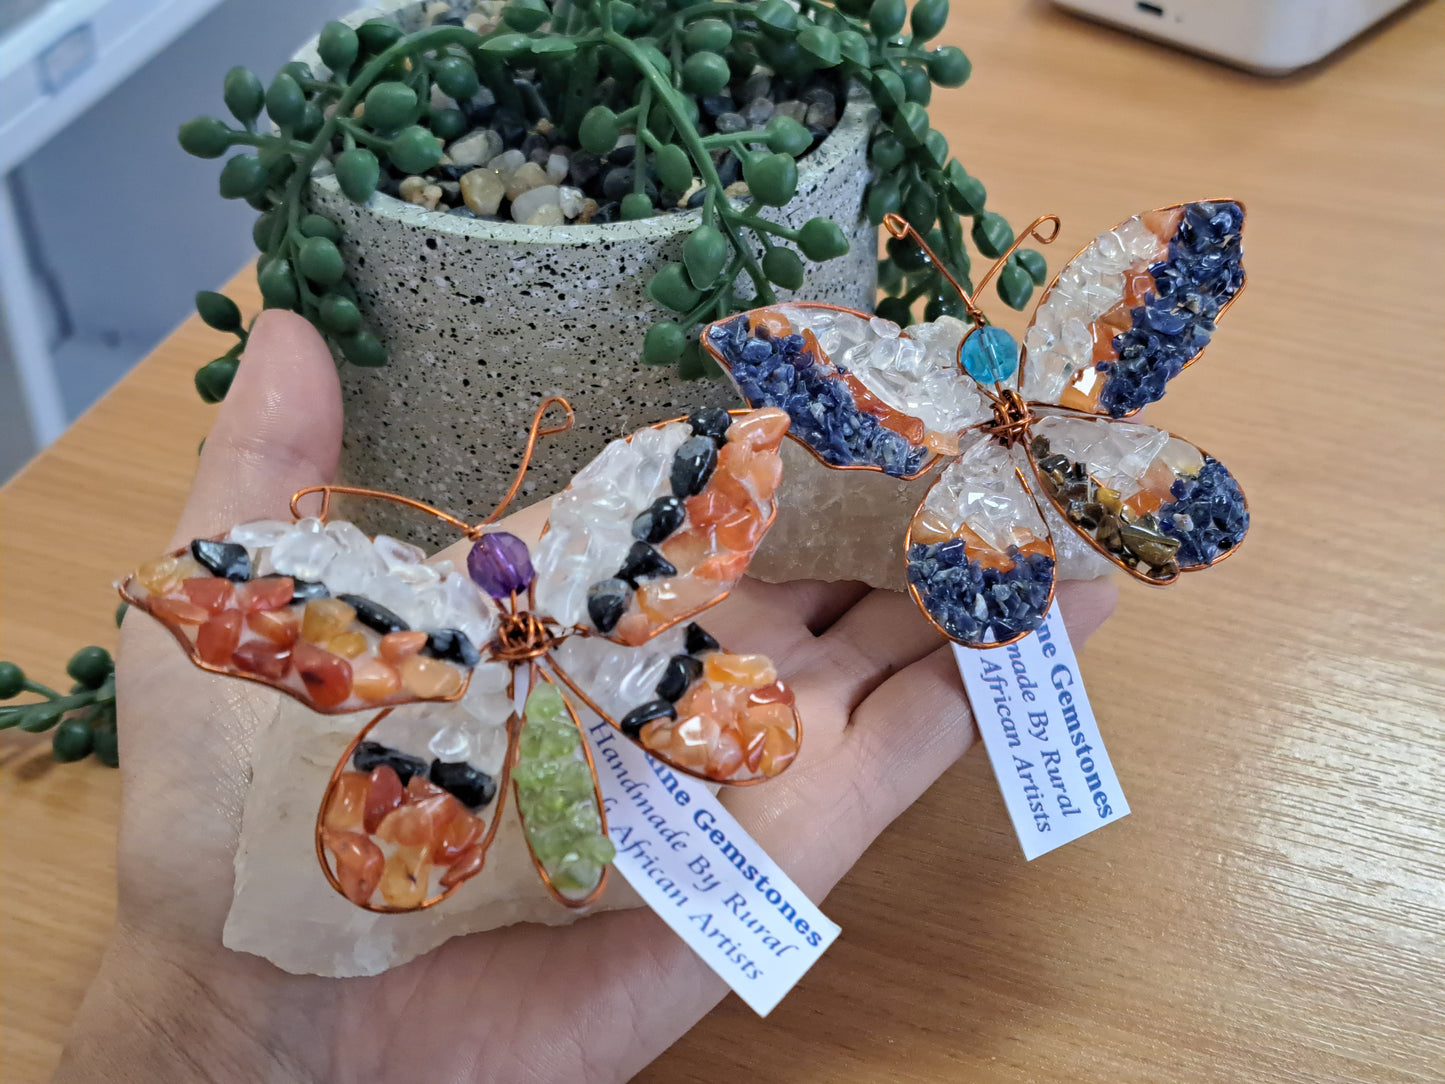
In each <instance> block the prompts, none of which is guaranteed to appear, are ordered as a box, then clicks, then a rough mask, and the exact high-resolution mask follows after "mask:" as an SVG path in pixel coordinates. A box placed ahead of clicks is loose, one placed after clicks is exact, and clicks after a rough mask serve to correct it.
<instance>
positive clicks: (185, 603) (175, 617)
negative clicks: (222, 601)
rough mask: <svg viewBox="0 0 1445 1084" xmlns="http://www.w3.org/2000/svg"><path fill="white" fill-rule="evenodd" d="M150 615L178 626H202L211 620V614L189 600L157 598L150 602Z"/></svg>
mask: <svg viewBox="0 0 1445 1084" xmlns="http://www.w3.org/2000/svg"><path fill="white" fill-rule="evenodd" d="M151 613H153V614H155V615H156V616H157V617H158V618H160V619H161V620H162V621H171V622H174V623H176V624H178V625H202V624H205V623H206V622H207V621H209V620H210V619H211V612H210V611H209V610H207V609H206V608H205V607H204V606H197V605H196V604H195V603H194V602H192V601H190V599H184V598H158V599H155V600H153V601H152V602H151Z"/></svg>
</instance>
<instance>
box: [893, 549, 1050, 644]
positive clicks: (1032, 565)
mask: <svg viewBox="0 0 1445 1084" xmlns="http://www.w3.org/2000/svg"><path fill="white" fill-rule="evenodd" d="M1008 552H1009V556H1010V557H1012V558H1014V567H1013V568H1011V569H1009V570H1008V571H1007V572H1000V571H999V570H998V569H996V568H984V567H983V566H981V565H980V564H979V563H978V562H977V561H970V560H969V559H968V557H967V555H966V553H965V549H964V544H963V542H962V541H960V540H959V539H956V538H952V539H949V540H948V541H947V542H939V543H935V544H932V545H926V546H925V545H915V546H912V547H910V548H909V550H908V582H909V583H911V584H913V586H914V587H915V588H916V589H917V590H918V597H919V598H920V599H922V601H923V607H924V609H926V610H927V611H928V612H929V614H930V615H932V617H933V619H934V620H935V621H937V622H938V623H939V624H940V625H942V626H943V631H944V632H946V633H948V635H949V636H951V637H953V638H954V639H955V640H958V641H959V642H961V643H965V644H978V643H998V642H1000V641H1003V640H1010V639H1013V637H1015V636H1017V635H1019V634H1020V633H1025V632H1032V631H1033V630H1034V629H1036V628H1038V627H1039V626H1040V625H1041V624H1043V621H1044V616H1045V614H1046V612H1047V609H1048V605H1049V590H1050V588H1051V586H1052V584H1053V582H1054V559H1053V558H1052V557H1047V556H1045V555H1043V554H1041V553H1028V554H1021V553H1019V551H1018V549H1017V548H1016V547H1010V549H1009V551H1008ZM980 600H982V605H980Z"/></svg>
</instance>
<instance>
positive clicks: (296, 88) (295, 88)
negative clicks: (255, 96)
mask: <svg viewBox="0 0 1445 1084" xmlns="http://www.w3.org/2000/svg"><path fill="white" fill-rule="evenodd" d="M266 112H267V113H268V114H269V115H270V117H271V119H272V120H274V121H275V122H276V123H277V124H279V125H280V126H281V127H283V128H294V127H296V125H297V124H299V123H300V122H301V120H302V118H303V117H304V116H305V114H306V95H304V94H302V93H301V85H300V84H299V83H297V82H296V80H295V79H293V78H292V77H291V75H290V74H289V73H288V72H282V73H281V74H280V75H278V76H276V78H275V79H272V80H271V85H270V86H269V87H267V88H266Z"/></svg>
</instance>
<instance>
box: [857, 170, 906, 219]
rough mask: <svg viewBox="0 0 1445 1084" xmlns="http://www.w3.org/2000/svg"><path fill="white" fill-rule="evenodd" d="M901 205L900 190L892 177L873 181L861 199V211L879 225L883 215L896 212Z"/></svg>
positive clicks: (901, 195) (901, 194)
mask: <svg viewBox="0 0 1445 1084" xmlns="http://www.w3.org/2000/svg"><path fill="white" fill-rule="evenodd" d="M902 206H903V193H902V190H901V189H900V188H899V186H898V182H897V181H896V180H895V179H894V178H892V177H883V178H882V179H880V180H877V181H874V182H873V184H872V185H870V186H869V188H868V194H867V196H865V197H864V199H863V211H864V213H865V214H866V215H867V216H868V221H869V222H871V223H873V225H875V226H881V225H882V224H883V217H884V216H885V215H890V214H896V213H897V212H898V210H899V209H900V208H901V207H902Z"/></svg>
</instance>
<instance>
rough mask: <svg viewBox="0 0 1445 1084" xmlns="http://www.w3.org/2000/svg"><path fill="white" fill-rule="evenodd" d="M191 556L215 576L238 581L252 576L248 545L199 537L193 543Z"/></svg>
mask: <svg viewBox="0 0 1445 1084" xmlns="http://www.w3.org/2000/svg"><path fill="white" fill-rule="evenodd" d="M191 556H192V557H194V558H195V559H196V560H197V561H200V562H201V564H203V565H205V566H206V568H207V569H209V570H210V572H211V574H212V575H213V576H224V577H225V578H226V579H228V580H234V581H235V582H236V583H245V582H246V581H247V580H249V579H250V578H251V557H250V555H249V554H247V553H246V547H245V546H242V545H240V544H238V543H236V542H216V541H213V540H212V539H209V538H198V539H196V540H195V541H194V542H192V543H191Z"/></svg>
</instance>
